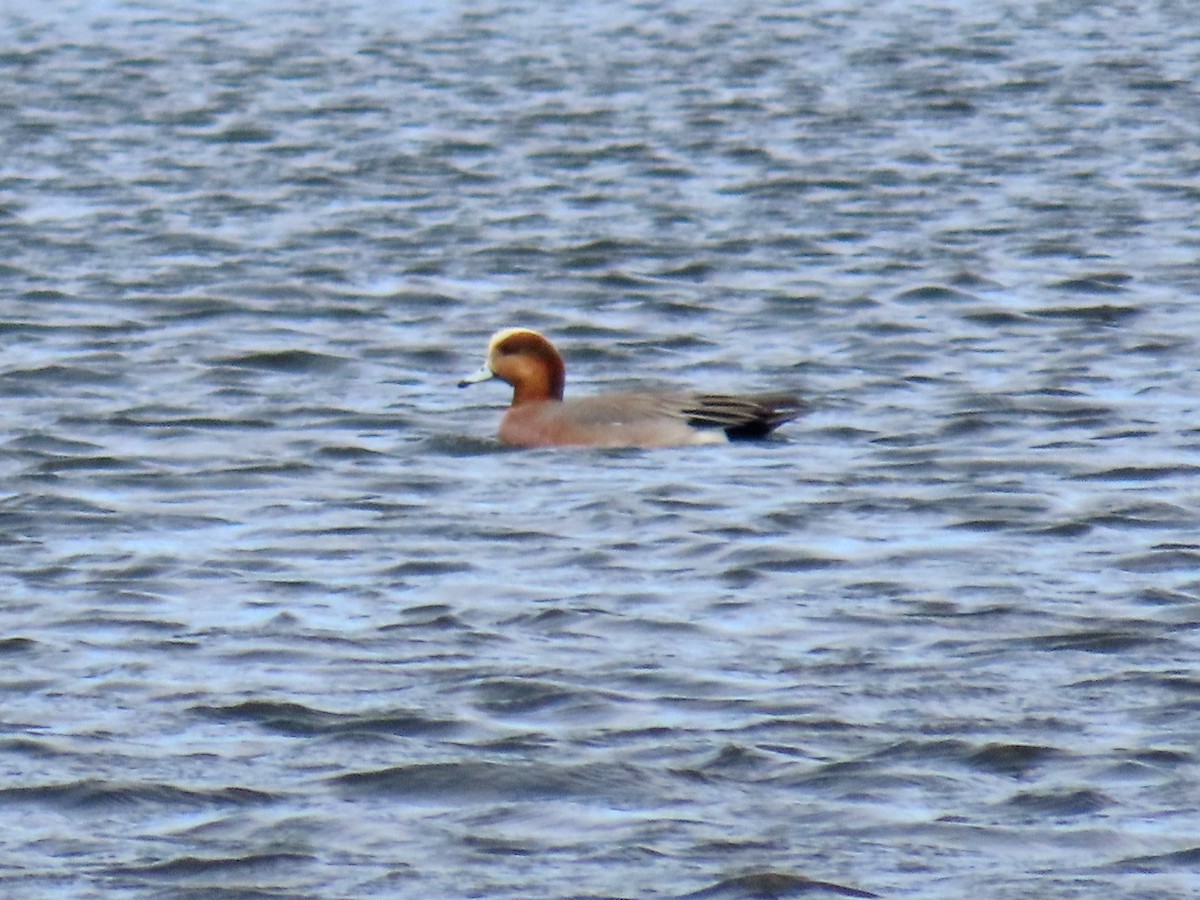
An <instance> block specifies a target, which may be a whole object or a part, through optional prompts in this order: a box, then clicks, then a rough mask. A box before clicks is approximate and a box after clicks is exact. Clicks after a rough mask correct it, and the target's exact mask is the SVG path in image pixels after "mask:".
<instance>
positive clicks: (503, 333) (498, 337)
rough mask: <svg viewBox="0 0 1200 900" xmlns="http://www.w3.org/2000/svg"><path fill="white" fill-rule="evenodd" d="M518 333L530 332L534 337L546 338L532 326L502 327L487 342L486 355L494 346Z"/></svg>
mask: <svg viewBox="0 0 1200 900" xmlns="http://www.w3.org/2000/svg"><path fill="white" fill-rule="evenodd" d="M518 334H531V335H533V336H534V337H538V338H541V339H542V340H543V341H544V340H546V336H545V335H544V334H542V333H541V332H538V331H534V330H533V329H532V328H504V329H502V330H500V331H497V332H496V333H495V334H493V335H492V339H491V341H489V342H488V356H491V355H492V354H493V353H494V352H495V351H496V348H497V347H499V346H500V345H501V344H503V343H504V342H505V341H507V340H508V339H509V338H510V337H516V336H517V335H518Z"/></svg>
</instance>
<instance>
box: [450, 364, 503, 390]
mask: <svg viewBox="0 0 1200 900" xmlns="http://www.w3.org/2000/svg"><path fill="white" fill-rule="evenodd" d="M494 377H495V373H494V372H493V371H492V370H491V369H489V368H488V367H487V366H484V367H483V368H481V369H480V370H479V371H478V372H476V373H475V374H474V375H468V376H467V377H466V378H464V379H463V380H462V381H460V382H459V383H458V386H459V387H460V388H465V387H466V386H467V385H468V384H478V383H479V382H481V381H487V380H488V379H489V378H494Z"/></svg>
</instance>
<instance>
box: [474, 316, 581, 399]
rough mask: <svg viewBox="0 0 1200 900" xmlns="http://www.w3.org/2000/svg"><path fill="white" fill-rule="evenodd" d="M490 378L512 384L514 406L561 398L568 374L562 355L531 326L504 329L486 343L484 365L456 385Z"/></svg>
mask: <svg viewBox="0 0 1200 900" xmlns="http://www.w3.org/2000/svg"><path fill="white" fill-rule="evenodd" d="M489 378H499V379H500V380H501V381H506V382H508V383H509V384H511V385H512V386H513V401H512V402H513V406H517V405H519V404H521V403H530V402H533V401H537V400H561V399H562V398H563V386H564V385H565V384H566V380H567V373H566V366H565V365H564V364H563V359H562V356H560V355H559V352H558V351H557V350H556V349H555V348H554V345H553V344H552V343H550V341H549V339H548V338H547V337H546V336H545V335H544V334H541V333H540V332H537V331H533V330H532V329H530V328H505V329H502V330H501V331H497V332H496V333H495V334H494V335H492V339H491V341H489V342H488V349H487V358H486V359H485V360H484V363H483V368H481V369H480V370H479V371H478V372H476V373H475V374H474V375H470V376H468V377H466V378H464V379H463V380H462V381H460V382H459V383H458V386H459V387H466V386H467V385H469V384H475V383H476V382H479V381H487V380H488V379H489Z"/></svg>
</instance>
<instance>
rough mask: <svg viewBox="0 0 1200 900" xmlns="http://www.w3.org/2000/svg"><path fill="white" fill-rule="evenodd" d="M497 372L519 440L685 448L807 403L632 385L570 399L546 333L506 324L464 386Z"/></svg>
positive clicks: (742, 434)
mask: <svg viewBox="0 0 1200 900" xmlns="http://www.w3.org/2000/svg"><path fill="white" fill-rule="evenodd" d="M491 378H498V379H500V380H501V381H504V382H506V383H508V384H509V385H511V386H512V389H513V395H512V403H511V405H510V406H509V408H508V411H507V412H506V413H505V414H504V417H503V418H502V419H501V421H500V429H499V433H498V437H499V439H500V441H501V442H502V443H504V444H508V445H510V446H514V447H527V448H531V447H607V448H616V447H631V448H632V447H637V448H656V447H683V446H690V445H697V444H725V443H728V442H730V441H739V440H756V439H761V438H765V437H766V436H767V435H769V434H770V433H771V432H773V431H774V430H775V429H776V428H778V427H779V426H780V425H782V424H783V423H785V422H790V421H791V420H793V419H795V418H797V417H798V416H800V415H801V413H803V412H804V410H805V409H806V405H805V403H804V402H803V401H802V400H801V399H800V398H799V397H798V396H797V395H795V394H793V393H767V394H708V393H696V392H687V391H628V392H622V393H610V394H600V395H597V396H592V397H578V398H575V397H572V398H569V399H564V397H563V389H564V387H565V386H566V364H565V363H564V362H563V357H562V354H560V353H559V352H558V349H557V348H556V347H555V346H554V344H553V343H551V341H550V339H549V338H547V337H546V336H545V335H544V334H542V333H540V332H538V331H534V330H533V329H531V328H504V329H501V330H500V331H497V332H496V333H495V334H494V335H492V338H491V340H490V341H489V342H488V348H487V354H486V356H485V358H484V363H483V366H482V368H480V369H479V371H478V372H476V373H475V374H473V375H469V376H467V377H466V378H463V379H462V380H461V381H459V383H458V386H459V387H460V388H465V387H468V386H469V385H472V384H477V383H479V382H481V381H487V380H489V379H491Z"/></svg>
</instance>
